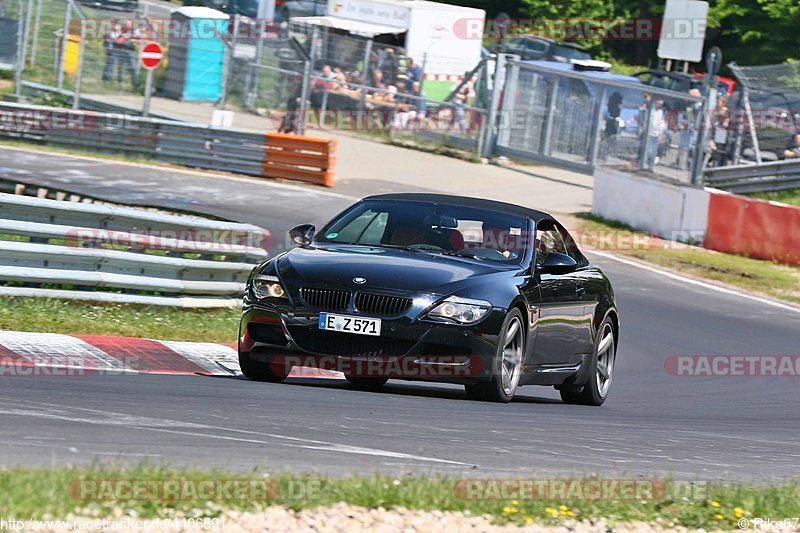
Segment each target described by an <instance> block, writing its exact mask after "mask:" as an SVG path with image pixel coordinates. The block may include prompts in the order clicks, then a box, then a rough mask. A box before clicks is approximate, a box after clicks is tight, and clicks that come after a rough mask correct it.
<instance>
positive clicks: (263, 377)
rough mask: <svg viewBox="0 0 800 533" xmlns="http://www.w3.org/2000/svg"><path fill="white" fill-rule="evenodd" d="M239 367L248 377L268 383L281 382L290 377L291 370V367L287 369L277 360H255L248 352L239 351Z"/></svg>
mask: <svg viewBox="0 0 800 533" xmlns="http://www.w3.org/2000/svg"><path fill="white" fill-rule="evenodd" d="M239 367H241V369H242V374H244V377H246V378H247V379H252V380H253V381H265V382H268V383H280V382H282V381H283V380H285V379H286V378H287V377H289V372H291V369H288V370H287V369H286V368H285V367H284V365H282V364H280V363H277V362H275V363H265V362H263V361H255V360H253V359H252V358H251V357H250V354H249V353H247V352H239Z"/></svg>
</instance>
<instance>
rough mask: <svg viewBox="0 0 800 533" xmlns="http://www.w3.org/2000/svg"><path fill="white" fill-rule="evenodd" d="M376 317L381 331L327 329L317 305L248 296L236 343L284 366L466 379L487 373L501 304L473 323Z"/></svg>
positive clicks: (454, 380) (355, 373)
mask: <svg viewBox="0 0 800 533" xmlns="http://www.w3.org/2000/svg"><path fill="white" fill-rule="evenodd" d="M342 314H348V315H355V316H372V317H374V316H373V315H367V314H361V313H357V312H355V313H354V312H346V313H342ZM374 318H381V335H380V337H371V336H365V335H356V334H349V333H340V332H328V331H322V330H320V329H319V326H318V324H319V311H316V310H310V309H304V308H297V307H293V306H291V305H290V304H288V303H286V304H272V303H263V302H257V301H249V300H248V299H246V300H245V304H244V307H243V312H242V321H241V326H240V329H239V351H240V352H242V353H246V354H247V355H248V356H249V357H250V358H251V359H253V360H256V361H261V362H265V363H271V365H272V366H273V368H275V365H276V364H277V365H283V366H284V369H285V370H284V371H286V372H287V373H288V371H290V370H291V368H293V367H295V366H301V367H313V368H318V369H321V370H334V371H339V372H343V373H345V374H346V375H348V376H352V377H370V378H383V377H387V378H392V379H407V380H415V381H446V382H452V383H471V382H475V381H478V380H481V379H486V378H487V377H489V375H490V369H491V368H492V363H493V360H494V357H495V354H496V353H497V343H498V333H499V331H500V329H501V327H502V323H503V319H504V318H505V311H504V310H502V309H493V310H492V311H491V312H490V313H489V315H488V316H487V317H486V318H485V319H484V320H482V321H481V322H480V323H478V324H475V325H471V326H459V325H455V324H452V325H451V324H444V323H438V322H432V321H426V320H424V319H418V318H413V317H411V316H407V315H406V316H400V317H391V318H385V317H374Z"/></svg>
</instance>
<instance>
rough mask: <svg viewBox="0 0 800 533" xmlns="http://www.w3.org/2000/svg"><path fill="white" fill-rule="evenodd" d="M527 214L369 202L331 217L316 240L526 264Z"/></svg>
mask: <svg viewBox="0 0 800 533" xmlns="http://www.w3.org/2000/svg"><path fill="white" fill-rule="evenodd" d="M527 233H528V231H527V219H525V218H522V217H517V216H512V215H507V214H504V213H499V212H495V211H489V210H484V209H474V208H469V207H461V206H455V205H445V204H432V203H425V202H405V201H385V200H383V201H382V200H375V201H365V202H361V203H359V204H357V205H355V206H354V207H353V208H352V209H350V210H348V211H346V212H345V213H344V214H342V215H341V216H340V217H339V218H338V219H336V220H334V221H333V222H331V223H330V224H329V225H328V226H327V228H325V229H324V230H323V231H322V232H320V234H318V236H317V237H316V238H315V239H314V242H315V243H337V244H356V245H364V246H378V247H384V248H401V249H405V250H411V251H416V252H421V253H432V254H442V255H451V256H459V257H467V258H470V259H476V260H480V261H491V262H495V263H503V264H520V263H521V262H522V260H523V259H524V257H525V250H526V243H525V239H524V236H525V235H526V234H527Z"/></svg>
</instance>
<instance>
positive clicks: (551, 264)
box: [542, 252, 578, 274]
mask: <svg viewBox="0 0 800 533" xmlns="http://www.w3.org/2000/svg"><path fill="white" fill-rule="evenodd" d="M577 268H578V262H577V261H575V260H574V259H573V258H571V257H570V256H568V255H567V254H562V253H559V252H550V253H549V254H547V257H546V258H545V260H544V263H543V264H542V272H543V273H545V274H566V273H568V272H572V271H574V270H575V269H577Z"/></svg>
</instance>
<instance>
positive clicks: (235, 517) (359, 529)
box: [59, 503, 800, 533]
mask: <svg viewBox="0 0 800 533" xmlns="http://www.w3.org/2000/svg"><path fill="white" fill-rule="evenodd" d="M180 515H181V513H177V514H176V520H174V521H173V522H172V523H171V524H170V525H169V526H168V527H165V522H164V521H160V522H159V521H156V520H145V521H144V523H143V524H141V523H140V524H138V525H136V526H131V527H128V528H126V527H116V528H114V531H153V532H156V531H157V532H163V531H168V532H179V531H180V532H184V531H193V532H198V531H221V532H224V533H244V532H248V533H250V532H281V533H283V532H300V533H345V532H346V533H367V532H369V533H395V532H401V533H413V532H417V531H423V532H429V531H432V532H452V533H456V532H458V533H461V532H462V531H467V532H481V533H483V532H486V533H523V532H524V533H527V532H537V533H539V532H542V533H610V532H614V533H634V532H636V533H638V532H643V533H662V532H663V533H666V532H678V533H687V532H690V531H696V532H703V533H709V532H706V531H705V530H702V529H701V530H692V529H688V528H685V527H673V526H669V525H666V524H664V525H662V524H658V523H655V524H652V523H642V522H638V523H627V524H617V525H614V526H613V527H611V526H609V525H608V523H606V522H605V521H604V520H601V521H599V522H596V523H592V522H590V521H581V522H575V521H572V522H565V523H564V524H563V525H559V526H550V525H539V524H536V523H533V524H529V525H525V526H516V525H504V526H499V525H495V524H492V519H491V517H490V516H470V515H469V514H465V513H459V512H449V511H416V510H410V509H404V508H394V509H383V508H377V509H369V508H366V507H358V506H353V505H349V504H345V503H340V504H338V505H334V506H332V507H318V508H315V509H305V510H302V511H292V510H291V509H287V508H285V507H277V506H276V507H270V508H269V509H267V510H265V511H263V512H258V513H242V512H235V511H229V512H226V513H224V514H223V515H222V516H221V517H220V518H219V519H217V520H216V521H215V524H218V525H220V524H221V525H222V527H212V528H205V529H202V528H200V527H198V526H197V525H195V526H194V527H191V526H190V525H185V524H184V525H181V523H180ZM96 518H97V517H95V519H96ZM69 519H71V520H74V521H79V520H81V518H78V517H69ZM118 520H123V521H124V520H125V518H118ZM134 520H135V519H134ZM223 520H224V522H223ZM75 530H76V528H70V529H63V530H59V531H75ZM793 532H794V533H800V528H796V529H793V530H791V531H790V530H784V531H783V533H793Z"/></svg>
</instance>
